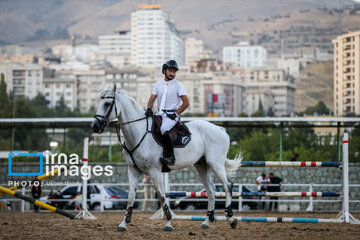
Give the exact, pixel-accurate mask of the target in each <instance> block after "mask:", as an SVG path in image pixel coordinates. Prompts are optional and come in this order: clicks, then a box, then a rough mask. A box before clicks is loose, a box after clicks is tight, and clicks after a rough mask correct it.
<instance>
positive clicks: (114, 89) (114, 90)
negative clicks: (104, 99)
mask: <svg viewBox="0 0 360 240" xmlns="http://www.w3.org/2000/svg"><path fill="white" fill-rule="evenodd" d="M113 92H114V93H115V92H116V84H115V83H114V88H113Z"/></svg>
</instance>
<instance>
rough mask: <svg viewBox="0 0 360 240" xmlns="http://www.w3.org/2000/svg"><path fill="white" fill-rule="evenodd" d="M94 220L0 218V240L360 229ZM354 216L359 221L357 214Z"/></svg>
mask: <svg viewBox="0 0 360 240" xmlns="http://www.w3.org/2000/svg"><path fill="white" fill-rule="evenodd" d="M181 214H183V213H181ZM187 214H189V213H187ZM203 214H204V213H203ZM203 214H199V213H194V214H189V215H203ZM221 214H222V213H216V215H218V216H219V215H221ZM95 215H96V216H97V217H98V219H97V220H70V219H68V218H65V217H63V216H61V215H58V214H55V213H5V212H0V239H2V240H3V239H4V240H5V239H12V240H13V239H52V240H53V239H81V240H89V239H90V240H91V239H156V240H161V239H166V240H169V239H171V240H173V239H232V240H233V239H292V240H295V239H301V240H304V239H319V240H320V239H326V240H330V239H346V240H348V239H357V240H359V239H360V225H350V224H336V223H328V224H327V223H315V224H314V223H256V222H250V223H249V222H248V223H246V222H239V223H238V225H237V229H234V230H233V229H231V228H230V226H229V224H228V223H227V222H214V223H212V225H211V227H210V229H208V230H203V229H201V228H200V224H201V222H190V221H173V226H174V228H175V229H174V231H173V232H166V233H165V232H162V227H163V224H164V221H162V220H156V221H153V220H149V216H151V215H152V213H134V215H133V220H132V223H131V224H128V231H126V232H123V233H120V232H115V229H116V227H117V225H118V224H119V223H120V222H121V220H122V218H123V216H124V213H95ZM235 215H236V216H240V215H239V214H235ZM241 216H273V217H275V216H276V217H309V218H333V217H335V216H336V214H325V213H321V214H319V213H314V214H294V213H292V214H291V213H281V214H279V213H277V214H274V213H266V214H264V213H246V214H241ZM355 216H356V217H357V218H358V219H360V214H355Z"/></svg>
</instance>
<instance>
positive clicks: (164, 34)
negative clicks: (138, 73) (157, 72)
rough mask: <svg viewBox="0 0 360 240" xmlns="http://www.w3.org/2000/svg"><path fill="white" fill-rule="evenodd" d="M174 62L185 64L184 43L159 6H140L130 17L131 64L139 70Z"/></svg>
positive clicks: (166, 14) (168, 17)
mask: <svg viewBox="0 0 360 240" xmlns="http://www.w3.org/2000/svg"><path fill="white" fill-rule="evenodd" d="M169 59H174V60H176V61H177V62H178V64H180V65H181V64H183V63H184V42H183V40H182V39H181V38H180V37H179V34H178V31H177V30H176V28H175V24H174V22H173V20H172V19H171V17H170V15H169V14H168V13H165V12H163V11H162V10H161V6H160V5H139V9H138V10H137V11H136V12H133V13H132V14H131V62H132V64H133V65H135V66H139V67H161V66H162V64H164V62H165V61H167V60H169Z"/></svg>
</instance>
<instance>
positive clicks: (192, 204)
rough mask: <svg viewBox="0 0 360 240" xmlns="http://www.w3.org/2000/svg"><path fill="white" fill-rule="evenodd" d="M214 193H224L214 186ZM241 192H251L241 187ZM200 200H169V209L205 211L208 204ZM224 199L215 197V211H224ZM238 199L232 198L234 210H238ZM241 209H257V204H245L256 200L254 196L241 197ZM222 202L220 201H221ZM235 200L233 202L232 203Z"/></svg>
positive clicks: (221, 189) (237, 189)
mask: <svg viewBox="0 0 360 240" xmlns="http://www.w3.org/2000/svg"><path fill="white" fill-rule="evenodd" d="M215 187H216V192H224V188H223V186H220V185H219V186H215ZM238 191H239V187H238V186H234V187H233V192H238ZM242 191H243V192H252V191H251V190H250V189H249V188H247V187H245V186H243V187H242ZM201 192H206V190H205V189H203V190H202V191H201ZM199 199H200V198H193V197H180V198H178V199H176V200H175V201H172V199H170V207H171V208H173V209H175V208H180V209H186V210H195V209H207V206H208V202H207V201H199ZM224 199H225V197H217V198H215V209H225V201H224ZM238 199H239V198H238V197H233V201H232V202H231V206H232V208H234V209H238V208H239V202H238ZM242 199H243V201H242V208H243V209H244V210H250V209H257V202H247V201H246V200H245V199H257V197H256V196H246V197H242ZM221 200H222V201H221ZM234 200H235V201H234Z"/></svg>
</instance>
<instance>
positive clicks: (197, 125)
mask: <svg viewBox="0 0 360 240" xmlns="http://www.w3.org/2000/svg"><path fill="white" fill-rule="evenodd" d="M144 113H145V112H144V111H143V110H142V109H140V108H139V107H138V106H137V104H136V102H135V100H134V99H132V98H131V97H129V96H128V95H127V92H126V91H125V90H120V91H116V87H114V89H106V90H104V91H103V92H101V93H100V94H99V100H98V109H97V112H96V115H95V118H94V120H93V122H92V125H91V127H92V129H93V131H94V132H96V133H102V132H103V131H104V128H105V127H106V126H107V125H108V124H109V123H110V122H111V121H114V120H115V119H118V124H119V125H120V126H121V130H122V133H123V135H124V138H125V146H126V147H127V149H128V150H129V149H134V148H135V147H136V149H135V151H133V152H132V153H131V154H129V153H128V152H127V151H126V150H123V155H124V158H125V161H126V162H127V164H128V175H129V196H128V203H127V210H126V214H125V217H124V219H123V221H122V222H121V224H119V226H118V227H117V229H116V231H126V224H127V223H130V222H131V215H132V208H133V203H134V200H135V191H136V187H137V184H138V181H139V177H140V175H141V174H142V173H145V174H148V175H150V177H151V178H152V180H153V182H154V185H155V187H156V191H157V196H158V199H159V202H160V204H161V206H162V208H163V212H164V217H165V226H164V228H163V231H172V230H173V227H172V226H171V218H172V215H171V211H170V210H169V207H168V206H167V204H166V201H165V192H164V191H165V189H164V185H163V183H162V177H161V176H162V175H161V174H162V173H161V169H162V165H161V163H160V161H159V158H160V157H161V156H162V154H163V148H162V147H161V146H159V144H157V143H156V142H155V140H154V139H153V137H152V136H151V134H146V132H147V129H146V127H147V124H148V125H149V126H148V127H149V128H150V126H151V123H152V119H151V118H145V117H144V116H145V115H144ZM186 125H187V126H188V128H189V130H190V132H191V133H192V135H191V137H192V139H191V141H190V142H189V144H188V145H187V146H186V147H185V148H175V150H174V153H175V157H176V162H175V165H174V166H169V168H170V169H172V170H174V169H182V168H186V167H193V166H195V168H196V170H197V172H198V173H199V176H200V179H201V181H202V183H203V184H204V186H205V189H206V191H207V195H208V212H207V218H206V220H205V221H204V222H203V223H202V224H201V228H204V229H207V228H209V225H210V222H212V221H214V208H215V187H214V184H213V182H212V179H211V174H210V169H211V170H212V171H213V172H214V173H215V175H216V176H217V177H218V178H219V180H220V181H221V183H222V185H223V187H224V189H225V193H226V204H225V206H226V209H225V214H226V217H227V220H228V221H229V223H230V226H231V227H232V228H236V224H237V219H236V218H234V217H233V212H232V209H231V199H232V197H231V195H232V183H231V181H230V180H229V179H228V177H227V175H226V173H227V172H233V171H236V170H237V169H238V167H239V165H240V162H241V158H242V157H241V155H240V154H239V155H238V156H237V157H236V158H235V159H234V160H229V159H228V158H227V157H226V156H227V153H228V149H229V142H230V140H229V136H228V134H227V133H226V132H225V130H224V129H223V128H221V127H219V126H216V125H214V124H212V123H209V122H206V121H202V120H196V121H191V122H189V123H187V124H186ZM144 136H145V137H144ZM130 155H132V156H130Z"/></svg>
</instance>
